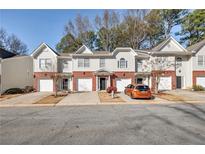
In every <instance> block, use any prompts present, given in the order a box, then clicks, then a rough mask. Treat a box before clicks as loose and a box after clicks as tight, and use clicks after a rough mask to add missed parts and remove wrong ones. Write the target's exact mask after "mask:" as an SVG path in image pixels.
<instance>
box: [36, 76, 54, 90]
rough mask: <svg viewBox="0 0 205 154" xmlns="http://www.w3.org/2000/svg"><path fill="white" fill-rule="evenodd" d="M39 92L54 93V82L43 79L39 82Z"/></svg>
mask: <svg viewBox="0 0 205 154" xmlns="http://www.w3.org/2000/svg"><path fill="white" fill-rule="evenodd" d="M39 90H40V91H41V92H47V91H48V92H50V91H53V80H52V79H41V80H40V81H39Z"/></svg>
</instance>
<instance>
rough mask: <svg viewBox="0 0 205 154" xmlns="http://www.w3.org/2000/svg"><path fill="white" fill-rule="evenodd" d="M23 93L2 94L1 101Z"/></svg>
mask: <svg viewBox="0 0 205 154" xmlns="http://www.w3.org/2000/svg"><path fill="white" fill-rule="evenodd" d="M21 95H22V94H8V95H1V96H0V101H4V100H7V99H10V98H14V97H17V96H21Z"/></svg>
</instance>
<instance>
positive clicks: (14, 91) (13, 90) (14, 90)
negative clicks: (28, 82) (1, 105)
mask: <svg viewBox="0 0 205 154" xmlns="http://www.w3.org/2000/svg"><path fill="white" fill-rule="evenodd" d="M22 93H24V91H23V90H22V89H20V88H10V89H8V90H6V91H5V92H4V94H22Z"/></svg>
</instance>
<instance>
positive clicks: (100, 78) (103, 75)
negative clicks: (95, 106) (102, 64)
mask: <svg viewBox="0 0 205 154" xmlns="http://www.w3.org/2000/svg"><path fill="white" fill-rule="evenodd" d="M94 75H95V76H96V90H97V91H103V90H106V89H107V88H108V87H109V86H110V85H111V80H110V78H111V75H112V73H111V72H109V71H107V70H104V69H100V70H98V71H96V72H95V73H94Z"/></svg>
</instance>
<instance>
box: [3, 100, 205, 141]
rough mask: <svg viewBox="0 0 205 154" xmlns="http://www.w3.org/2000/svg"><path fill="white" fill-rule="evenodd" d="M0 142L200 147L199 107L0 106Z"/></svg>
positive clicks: (202, 108)
mask: <svg viewBox="0 0 205 154" xmlns="http://www.w3.org/2000/svg"><path fill="white" fill-rule="evenodd" d="M0 117H1V118H0V144H95V145H96V144H205V125H204V124H205V104H177V103H176V104H175V103H174V104H166V105H165V104H163V105H161V104H157V105H156V104H135V105H90V106H58V107H57V106H56V107H29V108H26V107H13V108H0Z"/></svg>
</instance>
